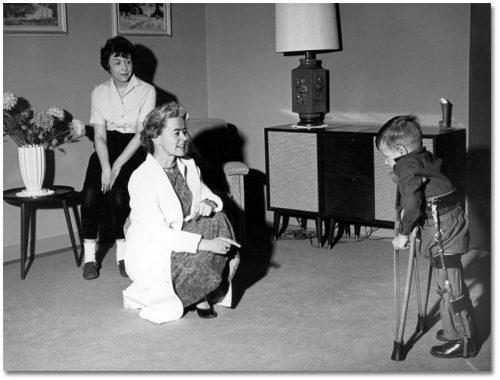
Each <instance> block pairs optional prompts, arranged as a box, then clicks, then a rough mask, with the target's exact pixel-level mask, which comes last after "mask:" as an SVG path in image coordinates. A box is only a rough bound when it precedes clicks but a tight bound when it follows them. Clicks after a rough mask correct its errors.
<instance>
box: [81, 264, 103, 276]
mask: <svg viewBox="0 0 500 380" xmlns="http://www.w3.org/2000/svg"><path fill="white" fill-rule="evenodd" d="M97 277H99V268H98V267H97V264H96V263H95V262H94V261H90V262H88V263H85V264H84V266H83V278H84V279H85V280H92V279H93V278H97Z"/></svg>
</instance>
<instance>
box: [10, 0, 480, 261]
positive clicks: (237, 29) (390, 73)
mask: <svg viewBox="0 0 500 380" xmlns="http://www.w3.org/2000/svg"><path fill="white" fill-rule="evenodd" d="M109 7H110V5H109V4H108V5H96V4H84V5H82V4H80V5H76V4H69V5H68V29H69V35H68V36H67V37H10V36H5V37H4V90H6V89H8V90H12V91H15V92H16V93H17V94H19V95H21V96H25V97H26V98H28V100H30V101H31V102H32V104H33V105H34V106H35V108H36V109H38V108H44V107H48V106H51V105H52V104H59V105H60V106H62V107H64V108H66V109H68V111H70V112H71V113H73V114H74V116H75V117H77V118H82V119H84V120H88V117H89V107H90V91H91V89H92V86H93V85H95V84H97V83H99V82H100V81H102V80H104V79H106V75H107V74H106V73H105V72H104V71H103V70H102V69H101V68H100V66H99V64H98V49H99V47H100V46H101V44H102V43H103V42H104V40H105V39H106V38H107V37H108V36H109V35H110V33H111V26H110V25H111V24H110V18H111V11H110V8H109ZM340 14H341V27H342V36H343V51H340V52H335V53H330V54H321V55H318V58H319V59H321V60H322V61H323V67H325V68H326V69H328V70H330V110H331V111H330V113H329V114H328V115H327V120H328V121H346V122H351V123H363V122H375V123H383V122H385V121H386V120H388V119H389V118H390V117H392V116H394V115H396V114H401V113H410V112H411V113H414V114H416V115H418V116H419V117H420V119H421V121H422V122H423V124H427V125H435V126H436V127H437V125H438V121H439V120H440V119H441V108H440V105H439V98H440V97H445V98H448V99H450V100H451V101H452V102H453V104H454V109H453V111H454V112H453V123H454V125H456V126H461V127H465V128H468V129H469V98H470V96H469V95H470V94H469V69H470V67H469V44H470V4H340ZM172 20H173V37H172V39H154V38H141V39H138V38H134V39H131V40H132V42H134V43H140V44H143V45H145V46H147V47H148V48H149V49H151V50H152V51H153V53H154V55H155V56H156V58H157V60H158V66H157V68H156V74H155V76H154V82H155V84H156V85H158V86H159V87H161V88H163V89H164V90H166V91H169V92H172V93H174V94H175V95H177V96H178V97H179V100H180V101H181V103H183V105H185V106H186V107H187V108H188V110H189V112H190V114H191V115H194V116H195V117H198V116H199V117H203V116H206V115H208V116H211V117H219V118H223V119H225V120H227V121H228V122H229V123H231V124H233V125H235V126H236V128H237V130H238V133H239V135H240V137H241V139H242V154H243V159H244V161H245V162H246V163H247V164H248V165H249V166H250V168H251V169H252V171H251V175H252V174H255V173H257V174H260V176H257V177H258V178H260V180H262V175H263V173H264V168H265V162H264V161H265V158H264V128H265V127H267V126H273V125H280V124H287V123H294V122H295V121H297V119H298V117H297V114H294V113H292V111H291V101H292V100H291V83H290V71H291V70H292V69H293V68H295V67H296V66H298V63H299V58H301V57H300V56H295V57H293V56H292V57H290V56H286V57H285V56H283V54H281V53H276V52H275V50H274V4H256V3H255V4H243V3H238V4H230V3H224V4H214V3H211V4H176V3H174V4H172ZM89 24H91V25H92V26H91V28H87V25H89ZM53 41H57V43H56V44H53ZM75 42H78V45H76V46H75ZM61 51H64V52H67V53H66V54H65V55H63V56H61ZM38 53H40V54H38ZM62 57H63V58H62ZM82 63H83V65H82ZM82 66H83V67H82ZM35 102H37V103H35ZM473 127H474V125H472V127H471V128H473ZM488 127H489V126H488ZM482 132H483V131H481V132H479V133H482ZM485 140H486V139H484V138H483V139H481V142H480V144H485V143H486V142H485ZM3 145H4V148H5V152H4V170H5V172H4V189H5V188H9V187H13V186H21V185H22V182H21V179H20V174H19V170H18V167H17V156H16V149H15V147H14V146H13V143H4V144H3ZM66 150H67V153H66V155H63V154H61V153H59V152H56V157H57V160H56V167H57V175H56V179H57V181H56V183H65V184H69V185H74V186H75V187H77V188H78V189H79V188H81V184H82V181H83V175H84V171H85V167H86V161H87V159H88V155H89V154H90V153H91V151H92V146H91V145H90V143H87V142H80V143H77V144H74V145H71V146H67V147H66ZM298 154H300V152H298ZM5 161H9V163H8V165H7V164H6V163H5ZM6 165H7V167H5V166H6ZM476 169H478V170H479V172H475V173H472V174H473V175H476V176H481V175H483V176H490V173H489V170H488V169H484V170H481V168H476ZM468 174H471V173H470V171H469V173H468ZM249 179H250V181H249V182H250V183H251V182H252V181H253V180H255V178H254V177H252V176H250V177H249ZM249 190H250V191H247V194H248V196H249V197H250V198H251V199H250V201H252V200H253V199H252V197H257V198H258V199H259V201H260V200H262V199H261V198H262V197H259V195H258V194H257V195H256V192H255V191H252V190H255V189H254V188H250V189H249ZM257 190H258V191H261V190H262V188H260V187H259V188H258V189H257ZM479 197H481V194H479ZM488 201H489V199H488ZM252 207H258V208H259V212H260V211H262V212H263V213H264V212H265V211H264V209H265V204H260V203H259V204H252ZM267 219H268V220H269V215H267ZM6 221H9V222H8V223H7V222H6ZM39 222H40V223H39V224H40V225H41V226H40V227H39V230H38V233H39V237H50V236H56V235H59V236H60V235H61V234H64V233H65V226H64V222H63V218H62V211H60V210H58V211H57V212H50V213H49V212H47V213H45V212H44V214H43V217H42V214H41V215H40V216H39ZM43 222H44V223H43ZM68 241H69V239H68ZM18 243H19V210H18V209H17V208H13V207H11V206H8V205H5V203H4V248H5V246H7V245H9V244H11V245H12V244H18ZM55 248H57V247H54V248H52V249H55ZM17 255H18V251H17Z"/></svg>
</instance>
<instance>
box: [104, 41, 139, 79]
mask: <svg viewBox="0 0 500 380" xmlns="http://www.w3.org/2000/svg"><path fill="white" fill-rule="evenodd" d="M113 54H116V55H117V56H118V57H123V58H127V57H129V56H130V58H131V59H132V63H133V62H134V58H135V48H134V45H132V42H130V41H129V40H127V39H126V38H125V37H122V36H116V37H113V38H110V39H108V40H107V41H106V43H105V44H104V46H103V47H102V48H101V66H102V68H103V69H104V70H106V71H109V58H110V57H111V56H112V55H113Z"/></svg>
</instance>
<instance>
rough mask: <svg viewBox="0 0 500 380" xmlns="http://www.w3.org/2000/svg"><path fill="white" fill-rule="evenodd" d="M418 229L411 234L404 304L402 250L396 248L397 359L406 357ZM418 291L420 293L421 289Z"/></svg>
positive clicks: (395, 357) (393, 358)
mask: <svg viewBox="0 0 500 380" xmlns="http://www.w3.org/2000/svg"><path fill="white" fill-rule="evenodd" d="M417 230H418V227H415V228H413V231H412V232H411V234H410V252H409V255H408V269H407V271H406V283H405V292H404V296H403V297H404V298H403V305H402V306H401V301H400V297H401V294H400V290H399V254H400V252H399V249H396V248H394V292H395V297H394V298H395V300H394V301H395V311H396V331H395V338H394V346H393V349H392V355H391V359H392V360H397V361H401V360H404V359H405V353H404V342H403V336H404V331H405V324H406V316H407V314H408V303H409V302H408V301H409V298H410V288H411V280H412V276H413V272H414V267H415V264H416V255H415V240H416V233H417ZM417 293H418V294H419V293H420V290H419V291H418V292H417ZM419 298H420V297H419ZM419 302H420V299H419ZM420 310H421V306H420V305H419V314H420Z"/></svg>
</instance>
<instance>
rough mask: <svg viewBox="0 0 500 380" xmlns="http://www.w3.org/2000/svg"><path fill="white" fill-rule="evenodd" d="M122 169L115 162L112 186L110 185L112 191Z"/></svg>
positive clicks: (112, 170) (112, 169)
mask: <svg viewBox="0 0 500 380" xmlns="http://www.w3.org/2000/svg"><path fill="white" fill-rule="evenodd" d="M121 169H122V167H121V165H118V164H117V163H116V161H115V163H114V164H113V167H112V168H111V185H110V188H109V189H110V190H111V188H112V187H113V185H114V183H115V181H116V178H118V174H120V170H121Z"/></svg>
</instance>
